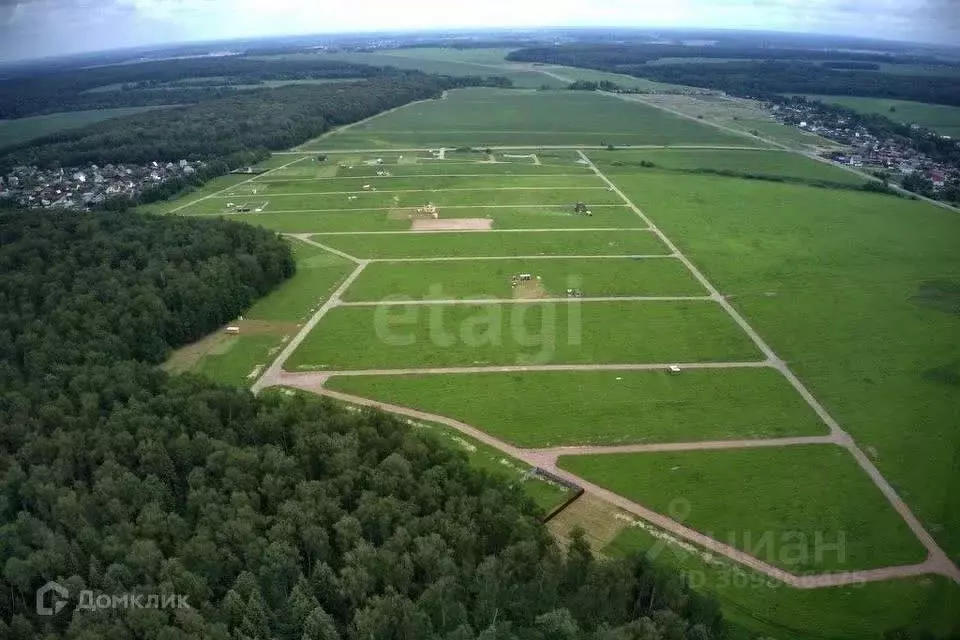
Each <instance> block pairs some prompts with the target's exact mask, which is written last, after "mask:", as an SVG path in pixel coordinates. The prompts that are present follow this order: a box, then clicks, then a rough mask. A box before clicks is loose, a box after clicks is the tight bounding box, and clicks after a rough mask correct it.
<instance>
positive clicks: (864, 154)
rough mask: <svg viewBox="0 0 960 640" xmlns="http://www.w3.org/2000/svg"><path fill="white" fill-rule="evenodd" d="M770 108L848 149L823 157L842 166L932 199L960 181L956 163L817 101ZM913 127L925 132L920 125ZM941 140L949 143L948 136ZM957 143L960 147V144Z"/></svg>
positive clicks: (784, 119)
mask: <svg viewBox="0 0 960 640" xmlns="http://www.w3.org/2000/svg"><path fill="white" fill-rule="evenodd" d="M768 106H769V108H770V109H771V111H772V113H773V115H774V117H775V118H776V120H777V121H778V122H780V123H782V124H786V125H790V126H795V127H797V128H799V129H802V130H803V131H808V132H810V133H815V134H817V135H818V136H821V137H823V138H826V139H828V140H832V141H834V142H837V143H839V144H841V145H843V146H844V147H846V149H844V150H835V151H828V152H824V153H823V154H822V155H823V156H824V157H826V158H829V159H830V160H833V161H834V162H837V163H839V164H844V165H847V166H850V167H854V168H858V169H865V170H872V172H873V173H875V175H876V174H877V173H879V174H882V175H883V176H884V177H886V178H887V179H888V180H890V181H891V182H895V183H897V184H902V185H903V186H904V187H905V188H908V189H910V190H911V191H917V192H920V193H923V195H929V196H932V197H940V196H943V195H944V193H945V190H946V189H947V188H948V187H949V186H950V185H951V184H956V183H957V182H958V181H960V166H958V165H957V164H954V163H947V162H942V161H937V160H935V159H933V158H931V157H930V156H929V155H927V154H925V153H923V152H922V151H920V150H918V149H917V148H916V145H915V143H913V141H911V140H910V139H903V138H897V137H893V136H886V135H884V136H880V135H876V134H875V133H874V132H872V131H871V130H870V129H869V128H868V127H866V126H864V125H863V124H861V123H857V122H853V121H851V120H850V119H848V118H846V117H844V116H842V115H839V114H837V113H834V112H833V111H831V110H826V109H822V108H821V107H820V105H819V104H818V103H816V102H810V103H805V104H804V103H800V104H797V103H791V104H771V105H768ZM911 128H912V129H914V130H916V131H923V129H921V127H918V126H917V125H912V127H911ZM928 133H930V134H931V135H936V134H933V133H932V132H928ZM938 137H940V138H941V139H942V140H950V137H949V136H938ZM955 144H957V145H958V146H960V142H955ZM878 177H879V176H878ZM924 192H926V193H924Z"/></svg>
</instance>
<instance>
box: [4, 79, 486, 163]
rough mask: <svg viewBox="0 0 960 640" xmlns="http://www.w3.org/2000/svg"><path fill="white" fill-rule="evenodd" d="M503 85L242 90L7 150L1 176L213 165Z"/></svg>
mask: <svg viewBox="0 0 960 640" xmlns="http://www.w3.org/2000/svg"><path fill="white" fill-rule="evenodd" d="M488 82H489V83H494V84H499V80H498V79H493V80H489V81H488V80H487V79H484V78H447V77H440V76H430V75H426V74H422V73H416V72H410V73H403V74H390V75H386V76H382V77H376V78H371V79H369V80H364V81H360V82H350V83H334V84H320V85H291V86H285V87H280V88H276V89H257V90H252V91H239V92H235V93H233V94H231V95H228V96H227V97H224V98H220V99H217V100H212V101H209V102H202V103H200V104H195V105H191V106H187V107H179V108H172V109H161V110H156V111H150V112H146V113H140V114H136V115H131V116H126V117H123V118H116V119H112V120H108V121H105V122H101V123H98V124H95V125H91V126H88V127H84V128H80V129H72V130H68V131H64V132H60V133H56V134H53V135H49V136H47V137H45V138H40V139H37V140H33V141H30V142H27V143H24V144H22V145H20V146H18V147H13V148H8V149H7V152H6V153H5V154H4V155H3V156H2V157H0V169H3V168H9V167H11V166H16V165H38V166H41V167H56V166H79V165H85V164H89V163H96V164H100V165H104V164H108V163H113V164H116V163H120V162H125V163H135V164H142V163H147V162H152V161H161V160H162V161H177V160H179V159H181V158H188V159H193V160H211V159H214V158H225V157H229V156H231V155H233V154H237V153H241V152H245V151H251V150H256V149H286V148H289V147H291V146H294V145H297V144H300V143H302V142H304V141H306V140H309V139H310V138H313V137H316V136H319V135H320V134H322V133H325V132H326V131H328V130H330V128H331V127H335V126H340V125H343V124H347V123H351V122H356V121H357V120H361V119H363V118H367V117H370V116H372V115H375V114H377V113H380V112H381V111H385V110H387V109H391V108H393V107H397V106H400V105H403V104H406V103H408V102H412V101H414V100H422V99H427V98H431V97H437V96H439V95H440V94H441V93H442V92H443V91H444V90H446V89H450V88H453V87H457V86H466V85H471V84H484V83H488Z"/></svg>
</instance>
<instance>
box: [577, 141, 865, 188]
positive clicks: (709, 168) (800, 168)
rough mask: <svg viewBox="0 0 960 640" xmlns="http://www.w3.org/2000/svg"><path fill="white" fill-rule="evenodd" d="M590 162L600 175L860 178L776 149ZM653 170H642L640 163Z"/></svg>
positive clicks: (596, 155)
mask: <svg viewBox="0 0 960 640" xmlns="http://www.w3.org/2000/svg"><path fill="white" fill-rule="evenodd" d="M591 159H592V160H593V161H594V162H595V163H596V164H597V166H598V167H600V169H601V170H602V171H604V173H608V174H616V173H643V172H644V170H645V169H647V168H655V169H658V170H661V171H677V172H689V173H697V172H701V173H708V172H732V173H736V174H739V175H744V174H750V175H755V176H763V177H766V178H770V179H781V178H782V179H785V180H789V181H794V180H796V181H812V182H819V183H836V184H842V185H850V186H860V185H862V184H863V183H865V182H866V181H867V179H866V178H864V177H863V176H860V175H857V174H855V173H852V172H850V171H845V170H844V169H841V168H839V167H835V166H833V165H830V164H827V163H825V162H818V161H816V160H812V159H810V158H806V157H804V156H801V155H797V154H795V153H789V152H786V151H778V150H773V149H771V150H762V151H760V150H758V151H750V150H740V149H708V150H704V149H648V150H647V149H645V150H642V151H639V150H638V151H634V150H616V151H607V152H593V153H591ZM642 162H646V163H653V164H654V165H656V167H643V166H641V165H640V163H642Z"/></svg>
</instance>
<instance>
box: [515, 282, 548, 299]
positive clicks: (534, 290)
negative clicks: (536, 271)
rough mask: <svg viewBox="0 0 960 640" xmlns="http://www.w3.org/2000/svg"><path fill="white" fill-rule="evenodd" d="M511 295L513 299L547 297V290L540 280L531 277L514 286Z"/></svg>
mask: <svg viewBox="0 0 960 640" xmlns="http://www.w3.org/2000/svg"><path fill="white" fill-rule="evenodd" d="M513 297H514V299H515V300H538V299H540V298H546V297H547V290H546V289H545V288H544V287H543V283H542V282H541V281H539V280H537V279H533V280H529V281H527V282H521V283H520V284H518V285H517V286H515V287H514V288H513Z"/></svg>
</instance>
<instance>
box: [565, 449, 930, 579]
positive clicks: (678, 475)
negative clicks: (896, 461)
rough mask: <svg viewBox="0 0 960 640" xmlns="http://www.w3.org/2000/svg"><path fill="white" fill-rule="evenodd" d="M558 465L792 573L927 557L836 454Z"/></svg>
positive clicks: (647, 457) (613, 459) (715, 455)
mask: <svg viewBox="0 0 960 640" xmlns="http://www.w3.org/2000/svg"><path fill="white" fill-rule="evenodd" d="M559 465H560V466H561V467H562V468H563V469H566V470H567V471H570V472H572V473H575V474H577V475H579V476H581V477H583V478H584V479H586V480H588V481H590V482H594V483H596V484H598V485H600V486H602V487H605V488H607V489H610V490H612V491H615V492H616V493H618V494H620V495H622V496H624V497H627V498H629V499H631V500H634V501H635V502H638V503H640V504H642V505H644V506H646V507H648V508H650V509H653V510H654V511H657V512H660V513H663V514H667V515H670V516H671V517H673V518H674V519H678V520H681V521H682V522H683V524H684V525H686V526H688V527H691V528H693V529H696V530H697V531H699V532H701V533H704V534H706V535H708V536H711V537H713V538H714V539H717V540H719V541H721V542H724V543H726V544H729V545H731V546H733V547H736V548H738V549H740V550H741V551H745V552H747V553H749V554H750V555H753V556H755V557H757V558H759V559H760V560H763V561H764V562H767V563H769V564H772V565H775V566H778V567H781V568H783V569H786V570H787V571H790V572H792V573H798V574H802V573H813V574H817V573H826V572H830V571H850V570H856V569H869V568H876V567H884V566H890V565H905V564H915V563H919V562H922V561H923V560H924V558H925V557H926V550H925V549H924V548H923V546H922V545H921V544H920V542H919V541H918V540H917V539H916V538H915V537H914V535H913V532H912V531H910V528H909V527H907V524H906V523H905V522H904V521H903V519H902V518H901V517H900V516H899V514H898V513H897V512H896V511H895V510H894V509H893V507H892V506H891V505H890V503H889V502H887V500H886V498H885V497H884V496H883V494H882V493H881V492H880V490H879V489H878V488H877V487H876V486H875V485H874V484H873V483H872V481H871V480H870V478H869V476H867V474H865V473H864V472H863V470H862V469H861V468H860V467H859V466H858V465H857V463H856V461H855V460H854V458H853V456H851V455H850V453H849V452H848V451H847V450H846V449H844V448H842V447H838V446H836V445H800V446H793V447H782V448H772V449H771V448H764V449H739V450H726V451H685V452H680V453H643V454H613V455H591V456H563V457H561V458H560V461H559Z"/></svg>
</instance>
